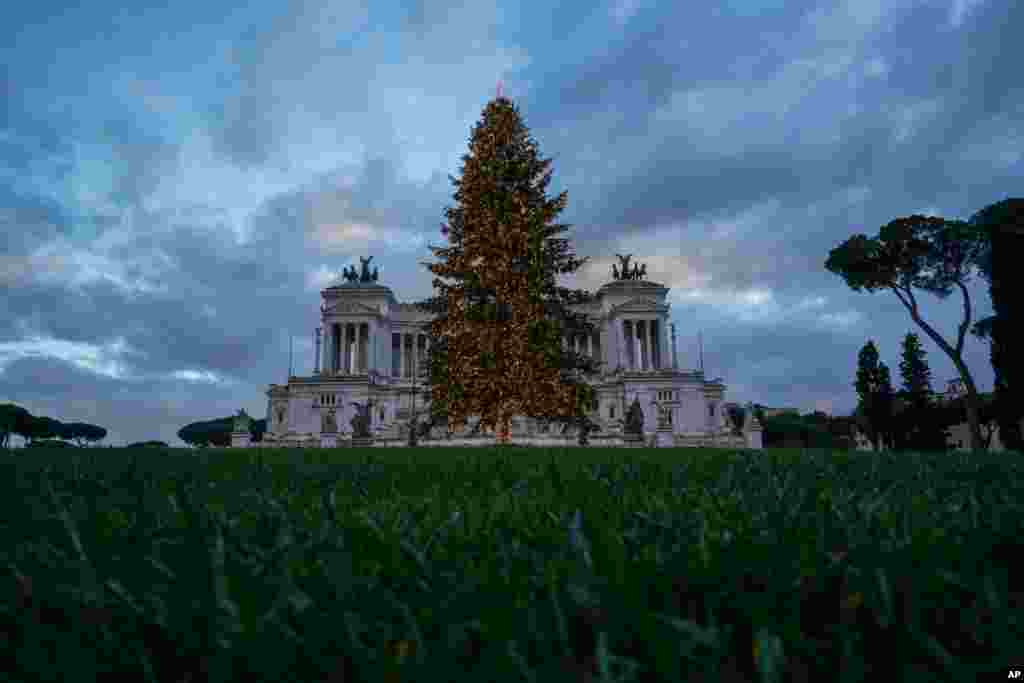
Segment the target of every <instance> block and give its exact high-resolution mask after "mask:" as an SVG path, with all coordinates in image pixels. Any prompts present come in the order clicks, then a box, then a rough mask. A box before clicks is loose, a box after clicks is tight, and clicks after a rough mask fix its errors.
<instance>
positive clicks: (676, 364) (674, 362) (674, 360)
mask: <svg viewBox="0 0 1024 683" xmlns="http://www.w3.org/2000/svg"><path fill="white" fill-rule="evenodd" d="M672 369H673V370H678V369H679V357H678V356H676V324H675V323H672Z"/></svg>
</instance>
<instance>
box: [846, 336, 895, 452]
mask: <svg viewBox="0 0 1024 683" xmlns="http://www.w3.org/2000/svg"><path fill="white" fill-rule="evenodd" d="M853 386H854V388H855V389H856V390H857V396H858V397H859V399H860V400H859V402H858V407H857V409H858V411H860V412H861V413H862V414H863V415H864V417H865V419H866V420H867V423H868V432H869V434H868V436H869V438H870V439H871V442H872V444H873V445H874V447H875V449H876V450H878V449H879V448H883V447H890V448H891V447H892V444H893V437H894V434H893V431H894V430H893V423H892V409H893V390H892V381H891V378H890V376H889V368H888V367H887V366H886V364H885V363H882V362H879V360H878V348H877V347H876V346H875V342H874V341H873V340H870V339H869V340H868V342H867V343H866V344H865V345H864V346H863V347H861V350H860V353H859V354H858V355H857V381H856V382H854V385H853Z"/></svg>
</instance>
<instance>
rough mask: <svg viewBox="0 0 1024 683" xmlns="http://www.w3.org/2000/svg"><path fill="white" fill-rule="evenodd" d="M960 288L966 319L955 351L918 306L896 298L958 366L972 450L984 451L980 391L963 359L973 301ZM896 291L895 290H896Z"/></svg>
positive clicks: (901, 298) (898, 295)
mask: <svg viewBox="0 0 1024 683" xmlns="http://www.w3.org/2000/svg"><path fill="white" fill-rule="evenodd" d="M957 284H958V285H959V287H960V291H961V293H962V294H963V299H964V318H963V321H962V322H961V323H960V329H959V336H958V339H957V347H956V348H955V349H954V348H953V347H952V346H950V345H949V342H947V341H946V340H945V339H943V338H942V335H940V334H939V333H938V332H936V331H935V330H934V329H932V326H931V325H929V324H928V323H926V322H925V321H924V319H923V318H921V316H920V315H919V314H918V312H917V306H916V304H912V303H909V302H907V301H906V300H904V299H903V297H902V296H900V294H899V292H897V293H896V296H897V297H898V298H899V299H900V301H901V302H902V303H903V305H904V306H905V307H906V308H907V310H909V311H910V317H911V318H912V319H913V320H914V322H915V323H917V325H918V326H919V327H920V328H921V329H922V330H924V332H925V334H927V335H928V336H929V337H930V338H931V340H932V341H933V342H935V343H936V344H937V345H938V347H939V348H940V349H942V351H943V352H944V353H945V354H946V355H947V356H949V358H950V360H952V361H953V365H955V366H956V369H957V371H958V372H959V373H960V379H962V380H963V381H964V386H966V387H967V396H966V399H967V400H966V401H964V405H965V406H966V408H967V427H968V429H969V430H970V433H971V450H974V451H983V450H985V444H984V441H983V440H982V438H981V420H980V419H979V417H978V415H979V413H980V410H979V408H978V407H979V405H980V403H981V399H980V398H979V397H978V389H977V387H976V386H975V385H974V378H972V377H971V372H970V370H968V369H967V366H966V365H965V364H964V360H963V357H962V352H963V342H964V334H965V333H966V331H967V327H968V326H969V325H970V324H971V300H970V297H969V295H968V294H967V289H966V288H965V287H964V286H963V284H962V283H957ZM894 291H895V290H894Z"/></svg>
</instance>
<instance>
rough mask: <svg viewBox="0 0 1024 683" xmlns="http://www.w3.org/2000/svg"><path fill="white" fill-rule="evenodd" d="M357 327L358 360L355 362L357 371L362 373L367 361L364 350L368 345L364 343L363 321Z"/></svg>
mask: <svg viewBox="0 0 1024 683" xmlns="http://www.w3.org/2000/svg"><path fill="white" fill-rule="evenodd" d="M355 327H356V362H355V373H357V374H361V373H362V372H363V370H364V369H365V367H364V366H365V365H366V362H365V361H364V360H363V351H365V350H366V345H365V344H363V323H361V322H358V323H356V325H355Z"/></svg>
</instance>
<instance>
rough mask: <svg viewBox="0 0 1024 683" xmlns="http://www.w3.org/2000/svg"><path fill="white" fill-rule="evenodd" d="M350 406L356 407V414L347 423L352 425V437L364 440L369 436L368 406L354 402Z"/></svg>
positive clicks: (367, 404)
mask: <svg viewBox="0 0 1024 683" xmlns="http://www.w3.org/2000/svg"><path fill="white" fill-rule="evenodd" d="M352 405H354V406H355V407H356V414H355V416H353V418H352V419H351V420H350V421H349V424H350V425H352V436H353V437H355V438H356V439H366V438H369V436H370V404H369V403H366V404H360V403H356V402H355V401H353V402H352Z"/></svg>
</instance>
